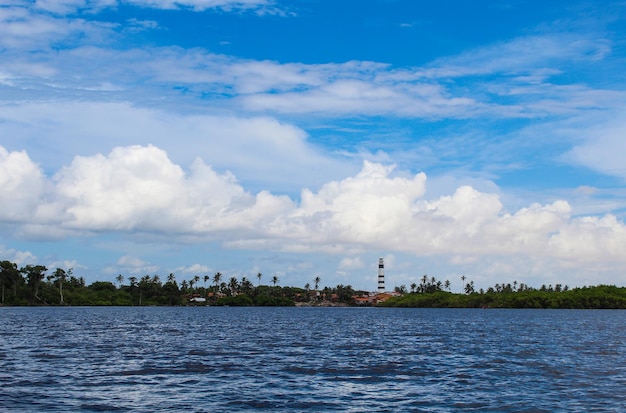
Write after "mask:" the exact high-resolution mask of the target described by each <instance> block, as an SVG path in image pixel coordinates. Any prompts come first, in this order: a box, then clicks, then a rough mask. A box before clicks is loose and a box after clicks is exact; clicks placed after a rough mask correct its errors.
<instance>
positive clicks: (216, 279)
mask: <svg viewBox="0 0 626 413" xmlns="http://www.w3.org/2000/svg"><path fill="white" fill-rule="evenodd" d="M220 281H222V273H221V272H216V273H215V274H214V275H213V283H215V292H214V293H213V295H214V298H215V304H217V288H218V286H219V285H220Z"/></svg>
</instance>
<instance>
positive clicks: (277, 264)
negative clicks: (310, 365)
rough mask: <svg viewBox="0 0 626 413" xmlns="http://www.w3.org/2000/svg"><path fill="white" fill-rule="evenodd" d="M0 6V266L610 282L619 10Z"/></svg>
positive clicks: (619, 171)
mask: <svg viewBox="0 0 626 413" xmlns="http://www.w3.org/2000/svg"><path fill="white" fill-rule="evenodd" d="M431 3H433V2H421V1H409V0H397V1H394V0H377V1H367V2H352V1H345V2H336V1H325V0H324V1H313V0H311V1H304V0H302V1H290V2H283V1H279V0H276V1H273V0H239V1H231V0H180V1H173V0H150V1H148V0H144V1H141V0H55V1H52V0H40V1H27V0H0V188H1V189H2V190H1V191H0V256H1V258H2V259H8V260H11V261H14V262H17V263H18V264H20V265H25V264H29V263H38V264H44V265H47V266H48V267H49V268H51V269H53V268H56V267H62V268H70V267H71V268H74V272H75V274H77V275H82V276H84V277H85V278H86V279H87V281H88V282H92V281H95V280H111V281H113V280H114V278H115V276H116V275H117V274H119V273H121V274H124V275H126V276H131V275H138V276H141V275H145V274H150V275H153V274H159V275H165V274H169V273H170V272H174V273H175V274H176V277H177V279H178V280H179V281H182V280H183V279H191V278H192V277H193V276H194V275H200V276H203V275H205V274H209V275H212V274H213V273H215V272H217V271H220V272H222V273H223V274H225V275H226V276H227V277H230V276H236V277H238V278H241V277H242V276H247V277H253V276H255V275H256V274H257V273H258V272H261V273H262V274H264V276H265V278H266V281H268V282H269V279H270V278H271V277H272V276H274V275H277V276H278V277H279V280H280V284H282V285H294V286H304V285H305V284H306V283H311V282H312V280H313V279H314V278H315V277H316V276H319V277H320V278H321V279H322V284H323V285H328V286H335V285H337V284H351V285H352V286H353V287H355V288H362V289H371V290H374V289H375V288H376V275H377V259H378V257H384V258H385V259H386V273H387V287H388V288H389V289H391V288H393V287H394V286H400V285H403V284H404V285H407V286H409V285H410V284H411V283H412V282H419V279H420V278H421V276H422V275H423V274H428V275H429V276H434V277H436V278H437V279H440V280H446V279H448V280H450V281H451V283H452V288H453V290H457V291H458V290H460V289H461V281H460V276H461V275H465V276H466V277H467V280H472V281H474V283H475V285H476V286H477V287H485V288H486V287H488V286H492V285H494V284H495V283H503V282H505V283H507V282H513V281H514V280H515V281H518V282H524V283H527V284H529V285H534V286H540V285H541V284H556V283H561V284H567V285H570V286H581V285H592V284H599V283H609V284H618V285H624V284H626V254H624V250H625V249H626V248H625V247H626V224H625V222H624V217H625V216H626V214H625V212H626V188H625V187H624V180H625V179H626V166H625V165H626V164H624V161H623V154H624V153H626V121H625V120H624V119H625V117H624V114H625V112H626V111H625V108H626V90H625V89H626V88H625V87H624V85H625V84H626V81H625V80H626V79H625V77H626V74H625V72H624V70H623V68H624V67H626V48H625V43H626V39H625V33H626V30H624V27H626V25H625V21H624V17H625V16H626V6H625V5H624V3H622V2H619V1H615V2H611V1H609V2H604V3H603V4H602V7H599V6H597V5H596V4H597V2H591V1H589V2H576V1H574V2H572V1H553V2H539V1H524V2H521V1H502V2H493V1H484V2H483V1H471V2H470V1H458V0H457V1H441V2H436V3H437V4H431Z"/></svg>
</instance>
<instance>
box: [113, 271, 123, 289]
mask: <svg viewBox="0 0 626 413" xmlns="http://www.w3.org/2000/svg"><path fill="white" fill-rule="evenodd" d="M115 281H117V284H118V288H122V283H123V282H124V276H123V275H122V274H117V277H115Z"/></svg>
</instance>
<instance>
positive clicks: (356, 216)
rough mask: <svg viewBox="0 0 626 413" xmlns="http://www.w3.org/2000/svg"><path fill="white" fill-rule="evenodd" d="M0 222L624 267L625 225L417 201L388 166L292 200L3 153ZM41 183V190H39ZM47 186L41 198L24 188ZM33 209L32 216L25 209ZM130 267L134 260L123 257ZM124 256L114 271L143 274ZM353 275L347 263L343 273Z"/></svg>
mask: <svg viewBox="0 0 626 413" xmlns="http://www.w3.org/2000/svg"><path fill="white" fill-rule="evenodd" d="M1 154H2V160H3V162H2V163H0V165H1V168H2V169H0V170H2V171H3V172H2V175H0V179H2V182H3V183H4V185H3V187H7V188H8V187H10V188H12V189H13V190H12V191H4V192H3V194H4V195H3V196H5V197H7V196H13V197H15V195H12V194H15V193H18V194H19V193H28V198H27V199H26V200H23V199H20V198H13V199H8V198H6V199H5V200H4V201H5V202H3V203H2V207H1V208H0V215H1V216H2V217H3V220H4V221H5V222H12V223H14V224H16V225H20V224H21V223H23V221H24V218H25V216H26V214H24V215H20V213H18V212H19V211H20V208H16V207H15V206H14V205H16V204H18V203H19V205H21V209H23V210H25V211H28V215H29V220H28V223H29V224H32V223H33V222H34V223H36V224H38V225H39V226H40V227H43V228H45V227H48V228H49V230H50V231H54V230H55V229H56V228H57V227H58V228H60V229H62V230H72V231H82V232H84V231H87V232H93V231H97V232H100V233H101V232H111V233H116V232H122V233H127V234H141V233H144V234H161V235H163V236H165V235H167V237H168V239H169V240H170V241H172V242H174V241H175V240H179V241H181V242H182V241H183V240H186V242H188V240H189V238H188V237H190V236H193V237H195V239H196V242H198V241H201V240H207V239H220V240H221V241H224V242H225V243H226V244H227V245H229V246H231V247H239V248H253V249H254V248H269V249H274V250H282V251H326V252H333V253H336V254H342V253H343V254H350V253H351V252H356V251H367V250H381V249H388V250H393V251H403V252H408V253H411V254H414V255H417V256H429V255H450V256H454V257H455V258H454V260H457V261H458V262H473V261H474V259H473V258H472V257H477V256H493V255H499V256H518V255H527V256H530V257H544V258H545V257H550V258H553V259H556V260H560V261H561V262H563V263H570V264H571V263H592V262H597V261H607V262H623V261H624V257H623V253H622V248H621V247H622V246H623V245H626V226H625V225H624V223H623V222H621V221H620V220H619V219H617V218H616V217H615V216H612V215H605V216H586V217H585V216H583V217H571V215H570V214H571V207H570V205H569V204H568V203H567V202H566V201H555V202H553V203H551V204H545V205H541V204H531V205H530V206H528V207H525V208H522V209H519V210H518V211H515V212H508V211H506V210H505V209H504V207H503V205H502V204H501V202H500V199H499V196H498V195H496V194H490V193H482V192H479V191H477V190H476V189H474V188H472V187H469V186H462V187H459V188H458V189H457V190H456V191H455V192H454V193H453V194H451V195H444V196H440V197H438V198H436V199H432V200H428V199H425V195H426V175H425V174H423V173H419V174H416V175H413V176H408V177H405V176H401V175H395V176H394V167H393V166H386V165H381V164H376V163H371V162H365V163H364V165H363V169H362V170H361V172H359V173H358V174H356V175H354V176H352V177H347V178H345V179H342V180H338V181H331V182H328V183H326V184H325V185H323V186H322V187H321V188H320V189H319V190H317V191H312V190H309V189H304V190H303V191H302V193H301V197H300V200H299V202H298V201H295V200H292V199H290V198H289V197H286V196H277V195H273V194H272V193H270V192H267V191H260V192H258V193H256V194H254V193H251V192H249V191H247V190H245V189H244V188H243V187H242V186H241V185H240V184H239V183H238V182H237V180H236V178H235V177H234V176H233V175H232V174H230V173H223V174H219V173H216V172H215V171H214V170H213V169H212V168H211V167H210V166H208V165H206V164H205V163H204V162H203V161H202V160H200V159H198V160H196V161H195V162H194V163H193V164H192V165H191V167H190V168H189V170H188V171H185V170H184V169H183V168H182V167H180V166H179V165H176V164H174V163H173V162H172V161H171V160H170V159H169V158H168V156H167V153H166V152H165V151H163V150H162V149H159V148H157V147H155V146H130V147H118V148H115V149H114V150H113V151H112V152H111V153H110V154H108V155H106V156H104V155H94V156H90V157H76V158H75V159H74V161H73V162H72V163H71V164H70V165H68V166H66V167H64V168H62V169H61V170H60V171H59V172H58V173H57V174H56V175H55V176H54V177H53V178H46V177H43V176H42V174H41V171H40V170H38V169H37V168H36V167H35V166H34V164H33V163H32V161H31V160H30V159H29V158H28V156H27V155H26V154H25V153H23V152H11V153H9V152H7V151H6V150H4V149H3V150H2V152H1ZM42 181H47V183H46V182H43V183H42ZM33 182H35V184H36V185H39V187H41V186H45V185H51V186H52V189H50V190H49V191H48V192H42V191H37V190H35V191H32V190H29V189H30V188H32V187H33V185H34V184H33ZM35 206H36V207H35ZM131 258H132V257H131ZM131 258H128V257H127V258H124V260H123V262H120V263H119V264H120V265H125V266H128V267H135V268H149V265H148V264H146V263H142V262H136V261H133V260H132V259H131ZM357 265H360V262H359V260H358V259H345V260H344V261H343V262H342V264H341V266H342V267H343V268H344V269H345V268H348V267H354V266H357Z"/></svg>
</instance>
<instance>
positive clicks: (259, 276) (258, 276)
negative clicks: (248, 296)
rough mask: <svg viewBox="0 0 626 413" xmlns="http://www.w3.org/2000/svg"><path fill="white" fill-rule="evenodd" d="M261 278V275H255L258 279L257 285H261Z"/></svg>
mask: <svg viewBox="0 0 626 413" xmlns="http://www.w3.org/2000/svg"><path fill="white" fill-rule="evenodd" d="M261 277H263V274H261V273H258V274H257V275H256V278H258V279H259V285H261Z"/></svg>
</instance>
